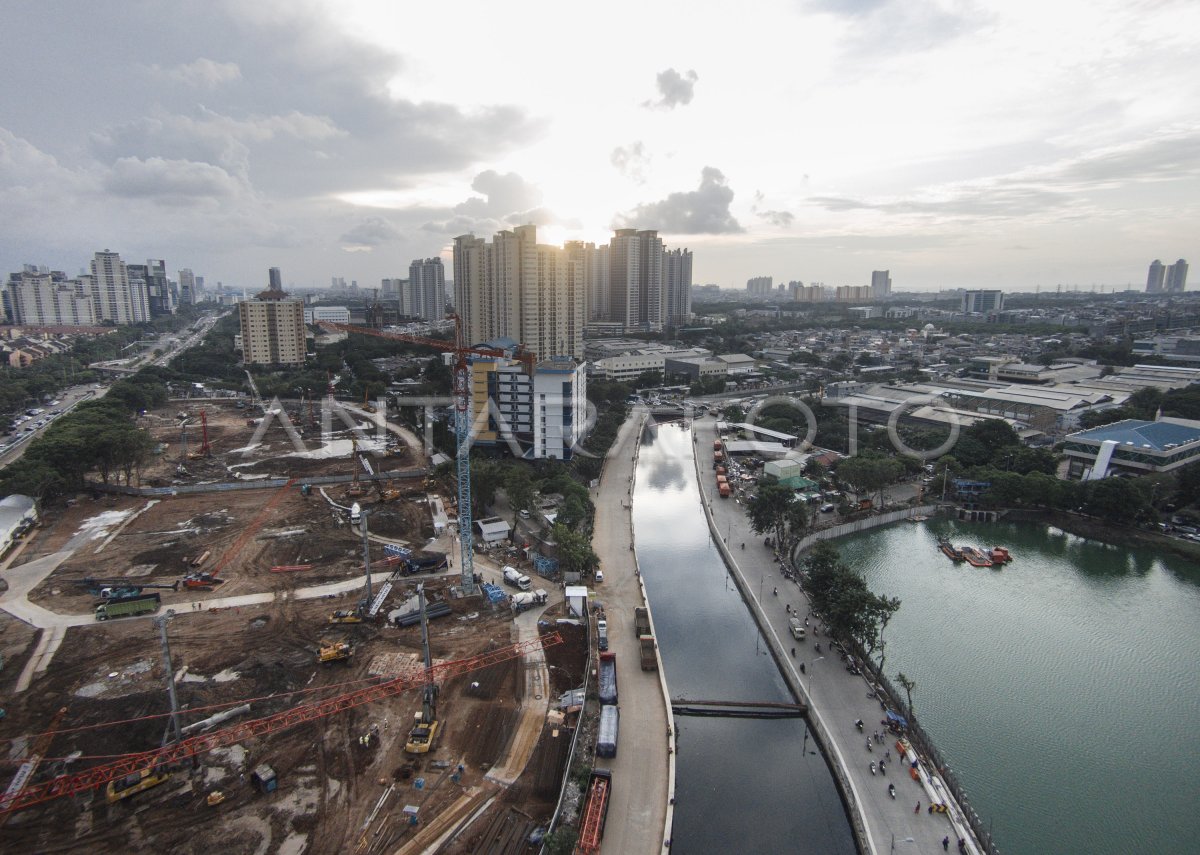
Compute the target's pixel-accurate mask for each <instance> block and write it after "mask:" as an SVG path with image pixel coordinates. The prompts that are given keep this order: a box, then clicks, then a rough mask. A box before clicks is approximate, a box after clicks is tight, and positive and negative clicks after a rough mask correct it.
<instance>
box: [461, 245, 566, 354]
mask: <svg viewBox="0 0 1200 855" xmlns="http://www.w3.org/2000/svg"><path fill="white" fill-rule="evenodd" d="M583 282H584V277H583V269H582V266H581V265H578V264H572V263H571V262H570V260H569V258H568V253H567V251H566V250H564V249H561V248H559V247H554V246H546V245H542V244H538V243H537V229H536V227H535V226H532V225H526V226H518V227H517V228H515V229H513V230H512V231H507V230H506V231H502V232H498V233H497V234H496V235H494V236H493V238H492V242H491V243H490V244H489V243H488V242H486V241H484V240H483V239H482V238H477V237H475V236H474V235H462V236H460V237H457V238H455V239H454V305H455V308H456V310H457V311H458V313H459V316H460V317H461V318H462V322H463V334H464V335H465V336H466V338H467V340H468V343H471V344H476V343H479V342H484V341H491V340H494V339H498V338H509V339H512V340H513V341H516V342H520V343H521V344H524V345H525V346H526V347H527V348H528V349H529V350H531V351H533V352H534V353H536V354H537V355H538V356H539V357H542V358H548V357H555V356H570V357H573V358H575V359H582V358H583V323H584V294H583V290H584V289H583Z"/></svg>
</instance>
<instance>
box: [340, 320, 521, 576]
mask: <svg viewBox="0 0 1200 855" xmlns="http://www.w3.org/2000/svg"><path fill="white" fill-rule="evenodd" d="M450 317H452V318H453V319H454V341H452V342H450V341H444V340H443V339H438V338H427V337H425V336H419V335H405V334H403V333H393V332H384V331H382V330H376V329H371V328H369V327H356V326H351V325H350V324H337V323H329V322H326V323H323V324H322V326H325V327H328V328H330V329H335V330H341V331H342V332H346V333H360V334H361V335H371V336H375V337H376V338H385V339H390V340H392V341H402V342H406V343H408V344H420V345H424V346H425V347H431V348H433V349H434V350H440V351H443V352H445V353H453V354H454V435H455V442H456V445H457V453H456V473H457V476H458V544H459V551H460V553H461V555H462V559H461V562H460V563H461V565H462V578H461V582H460V585H461V587H462V589H463V590H464V591H474V590H475V564H474V533H473V532H472V531H471V529H472V527H473V525H474V522H473V521H472V518H471V458H470V452H471V443H470V434H471V368H470V364H469V363H468V361H467V358H468V357H469V356H495V357H507V356H513V357H514V358H516V359H517V360H519V361H520V362H521V363H522V364H523V365H524V366H525V369H526V371H528V372H529V373H532V367H533V363H534V361H535V360H536V359H537V357H536V355H535V354H533V353H531V352H530V351H528V350H525V348H524V346H522V345H518V347H517V349H516V351H515V352H511V351H507V350H501V349H499V348H494V347H483V346H481V345H475V346H468V345H467V344H466V342H465V340H464V338H463V329H462V321H461V319H460V318H459V317H458V315H451V316H450Z"/></svg>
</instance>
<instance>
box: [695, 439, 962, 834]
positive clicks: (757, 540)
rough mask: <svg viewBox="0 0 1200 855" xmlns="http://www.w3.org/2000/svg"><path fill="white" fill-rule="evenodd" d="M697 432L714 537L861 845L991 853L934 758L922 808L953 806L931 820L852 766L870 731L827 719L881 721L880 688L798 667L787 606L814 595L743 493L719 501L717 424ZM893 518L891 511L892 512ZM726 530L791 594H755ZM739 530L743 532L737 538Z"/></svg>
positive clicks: (922, 778) (923, 778)
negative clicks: (760, 530)
mask: <svg viewBox="0 0 1200 855" xmlns="http://www.w3.org/2000/svg"><path fill="white" fill-rule="evenodd" d="M691 433H692V435H693V438H694V440H695V443H694V446H693V448H694V453H693V463H694V465H695V470H696V476H697V486H698V487H699V492H700V501H701V505H702V507H703V509H704V513H705V518H706V520H707V522H708V526H709V533H710V535H711V537H712V540H713V543H714V544H715V545H716V546H717V549H718V551H719V552H720V553H721V556H722V559H723V560H724V562H725V564H726V567H727V568H728V569H729V572H730V575H731V576H732V577H733V579H734V581H735V583H736V584H737V587H738V590H739V592H740V594H741V596H742V599H743V600H744V601H745V603H746V605H747V606H748V607H749V609H750V611H751V614H752V615H753V616H754V620H755V622H756V623H757V624H758V626H759V628H760V631H761V632H762V634H763V637H764V639H765V640H766V641H767V645H768V648H769V649H770V650H771V651H772V657H773V658H774V659H775V661H776V664H777V665H778V666H779V671H780V674H781V676H782V677H783V678H784V681H785V682H786V683H787V685H788V687H789V689H791V690H792V692H793V693H794V694H795V695H796V696H797V698H798V699H799V700H801V701H803V702H804V703H806V704H807V705H808V710H809V713H808V715H809V722H810V724H811V725H812V728H813V731H814V733H815V734H816V735H817V738H818V741H819V742H820V743H821V747H822V749H824V750H825V752H826V754H825V756H826V760H827V762H828V763H829V765H830V768H831V770H832V771H833V774H834V779H835V780H836V781H837V784H838V790H839V792H840V793H841V794H842V798H843V804H844V807H845V809H846V811H847V815H848V817H849V819H850V824H851V827H852V829H853V830H854V834H855V839H856V842H858V844H859V848H860V851H862V852H864V853H871V855H875V853H884V852H888V851H890V848H891V842H892V841H894V840H896V839H900V835H903V837H904V838H910V839H911V840H913V841H914V842H918V844H919V845H920V846H922V847H923V848H927V849H928V851H931V852H932V851H934V849H935V848H937V847H940V845H941V840H942V837H943V836H944V835H945V836H948V837H951V839H959V838H962V839H964V840H965V851H967V852H970V853H972V855H978V853H983V852H985V851H986V849H985V848H984V846H983V845H981V843H980V842H979V840H978V839H977V837H976V835H975V834H974V831H973V830H972V827H971V825H970V823H969V822H968V821H967V819H966V816H967V811H968V810H969V807H967V808H966V809H964V806H963V805H961V804H959V803H958V802H957V801H956V800H955V799H954V797H953V796H952V795H951V793H950V792H949V790H948V788H947V786H946V784H945V782H944V781H942V780H941V778H940V776H938V775H937V774H936V773H931V770H932V768H933V767H932V765H931V764H929V763H928V762H927V761H926V758H920V760H921V769H922V773H921V774H920V775H919V778H914V781H916V782H917V783H918V784H919V785H920V790H919V791H918V794H919V796H920V797H921V800H920V801H919V802H918V808H920V807H921V806H923V805H932V804H944V805H946V806H947V812H946V813H944V814H940V817H941V818H939V815H931V816H930V817H929V819H928V820H926V819H922V816H923V815H922V813H921V811H920V810H919V809H918V810H917V811H915V812H914V811H911V810H909V809H907V808H906V807H904V806H903V805H901V804H900V802H898V801H897V800H896V799H895V798H891V799H888V798H886V797H880V795H879V794H878V793H876V792H875V790H876V789H877V785H878V781H877V780H876V787H874V788H872V787H871V783H872V781H873V780H874V776H873V775H871V776H865V777H864V772H863V770H862V769H861V768H859V766H861V765H862V763H859V764H857V765H851V763H849V762H848V761H847V756H848V754H849V752H851V751H852V750H855V745H856V744H857V743H856V742H855V740H859V739H861V738H862V737H861V735H860V734H858V733H854V734H853V735H851V734H848V733H845V732H843V730H842V729H839V730H834V729H833V728H832V727H830V725H829V724H828V723H827V721H826V719H827V717H829V719H830V720H841V719H843V718H844V720H846V721H853V720H854V719H855V718H859V719H862V720H864V721H871V720H873V716H877V715H878V714H879V712H878V704H879V702H878V701H876V700H873V698H874V694H871V695H870V698H872V700H871V701H870V702H869V703H866V702H864V699H863V698H864V693H863V688H864V687H868V688H874V687H873V686H869V685H868V684H867V683H866V682H865V680H864V678H863V677H861V676H855V677H852V678H851V679H849V680H847V679H846V677H845V675H839V674H838V672H837V671H836V670H833V669H829V666H828V665H822V666H821V668H820V669H818V668H816V666H817V665H818V664H819V663H820V662H822V661H829V659H828V658H827V657H825V656H818V657H817V658H816V659H813V660H812V661H811V665H812V667H811V668H810V669H809V670H810V671H811V673H806V674H805V676H804V678H803V679H802V678H801V676H800V674H799V673H797V670H796V664H795V662H796V660H795V659H794V658H789V657H788V656H787V655H786V654H785V648H784V643H783V641H782V640H781V638H782V635H786V633H787V630H786V627H787V617H786V614H785V612H784V607H783V606H784V602H785V601H787V600H791V601H795V600H797V599H799V600H800V601H801V603H802V605H801V608H802V609H805V610H807V609H809V608H810V606H809V604H808V600H807V597H806V596H805V595H804V594H803V592H802V591H800V589H799V586H798V585H795V583H791V584H790V585H789V583H788V582H787V580H785V579H783V577H782V576H781V575H779V576H777V575H775V574H776V572H777V564H776V561H775V558H774V555H773V553H771V552H770V551H769V550H767V549H766V548H765V547H764V546H763V545H762V540H761V536H760V535H756V534H754V533H753V532H751V531H750V529H749V525H748V522H747V520H746V519H745V513H744V511H743V509H742V506H741V503H740V500H738V499H735V500H734V501H733V502H727V503H717V504H715V505H714V501H713V494H712V492H711V491H710V490H707V489H705V474H706V473H705V471H704V470H703V469H702V467H701V461H700V453H699V449H700V448H701V445H703V444H704V443H707V442H711V440H712V439H713V438H715V436H716V435H715V430H714V426H713V424H712V423H711V422H707V423H705V422H702V421H697V422H694V423H693V425H692V430H691ZM735 508H736V510H735ZM903 513H904V514H909V515H911V514H915V513H917V509H915V508H914V509H910V510H907V511H905V512H903ZM718 515H720V516H721V517H722V519H721V520H720V521H718V519H717V516H718ZM888 516H889V517H890V516H891V515H888ZM892 521H893V520H890V519H888V520H885V521H884V522H881V523H877V524H876V525H880V524H887V523H888V522H892ZM868 527H874V526H868ZM722 528H724V529H725V530H726V532H727V533H728V534H729V540H731V541H733V542H737V541H738V540H741V539H743V538H745V546H744V547H743V548H745V547H750V548H749V549H746V550H745V552H744V553H743V555H744V557H743V558H742V560H743V561H754V562H756V563H755V566H756V567H760V568H768V569H769V571H770V572H764V573H762V578H763V579H764V580H765V579H770V580H771V581H772V583H774V582H775V581H776V580H778V581H779V584H781V585H783V586H784V587H785V591H786V596H785V597H784V598H782V599H781V598H778V597H772V598H769V599H768V600H767V603H764V602H763V601H761V600H760V599H759V598H758V597H757V596H756V595H755V593H754V591H753V590H752V586H751V585H750V584H749V583H748V582H747V580H746V577H745V573H744V572H743V571H742V568H741V567H740V566H739V564H738V560H737V559H735V557H734V555H733V553H732V552H731V550H730V549H729V547H728V544H727V543H726V542H725V539H724V538H723V537H722V535H721V529H722ZM846 533H847V534H848V533H851V532H846ZM735 534H736V537H734V535H735ZM817 534H820V533H817ZM817 539H825V538H824V537H814V538H813V541H812V542H815V541H816V540H817ZM760 584H761V580H760ZM772 587H773V589H775V590H777V587H778V586H775V585H774V584H772ZM799 611H800V609H797V610H796V613H798V612H799ZM775 613H778V614H775ZM779 627H783V630H782V631H781V630H780V628H779ZM817 643H820V642H819V640H818V639H817V638H816V637H814V639H813V642H812V644H811V645H809V644H806V643H805V642H801V643H800V645H801V648H800V649H801V650H802V651H804V652H803V655H802V658H804V659H808V658H809V657H810V656H811V651H812V650H815V646H816V644H817ZM789 646H790V638H789ZM795 649H796V648H794V647H793V648H792V650H793V654H792V656H793V657H794V656H795V652H794V651H795ZM834 661H836V660H834ZM819 673H821V674H823V676H821V677H820V679H819V680H818V679H817V678H818V674H819ZM814 681H816V682H814ZM818 685H819V686H820V692H819V699H818V700H817V701H816V702H814V694H815V693H816V689H817V686H818ZM872 708H874V709H872ZM859 750H861V745H859ZM902 786H907V783H905V784H902ZM905 798H906V799H908V798H909V797H908V796H906V797H905ZM908 803H910V802H909V801H905V802H904V804H908ZM914 817H916V821H914Z"/></svg>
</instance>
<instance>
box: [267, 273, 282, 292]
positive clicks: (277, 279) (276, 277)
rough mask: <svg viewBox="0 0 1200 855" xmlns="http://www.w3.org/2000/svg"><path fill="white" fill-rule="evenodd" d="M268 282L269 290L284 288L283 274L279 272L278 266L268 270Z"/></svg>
mask: <svg viewBox="0 0 1200 855" xmlns="http://www.w3.org/2000/svg"><path fill="white" fill-rule="evenodd" d="M267 283H268V284H267V290H268V291H282V290H283V274H281V273H280V272H279V268H278V267H272V268H271V269H270V270H268V271H267Z"/></svg>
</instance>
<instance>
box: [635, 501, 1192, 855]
mask: <svg viewBox="0 0 1200 855" xmlns="http://www.w3.org/2000/svg"><path fill="white" fill-rule="evenodd" d="M938 534H948V535H950V536H951V539H952V540H953V541H954V542H955V543H959V544H962V543H973V544H975V545H977V546H982V547H990V546H993V545H1001V546H1007V547H1008V548H1009V549H1010V550H1011V551H1012V553H1013V555H1014V560H1013V562H1012V563H1011V564H1009V565H1007V566H1005V567H1004V568H1003V569H1000V570H990V569H975V568H972V567H970V566H968V565H965V564H961V565H955V564H953V563H951V562H950V560H949V559H947V558H946V557H945V556H943V555H942V554H941V552H939V551H938V549H937V546H936V535H938ZM836 545H837V546H838V548H839V550H840V552H841V555H842V558H843V560H845V561H846V562H847V563H849V564H850V566H852V567H854V568H855V569H857V570H858V571H859V572H861V573H862V574H863V576H864V577H865V578H866V580H867V582H868V584H869V586H870V587H871V589H872V590H873V591H875V592H877V593H885V594H887V595H889V596H896V597H900V598H901V600H902V601H903V605H902V606H901V608H900V611H899V612H898V613H897V614H896V616H895V617H894V618H893V620H892V622H891V624H890V625H889V626H888V628H887V631H886V641H887V663H886V671H887V673H888V674H889V675H894V674H895V673H896V672H897V671H904V672H905V673H906V675H907V676H908V677H910V678H912V679H914V680H915V681H916V683H917V688H916V689H915V690H914V692H913V704H914V706H915V708H916V713H917V717H918V718H919V719H920V721H921V724H922V725H923V726H924V728H925V729H926V731H927V732H928V733H929V734H930V736H931V737H932V738H933V740H934V742H935V744H936V745H937V746H938V749H939V750H940V751H941V753H942V754H943V756H944V757H945V759H946V761H947V763H948V764H949V765H950V767H951V768H952V769H953V770H954V772H955V774H956V775H957V776H958V778H959V780H960V782H961V783H962V785H963V786H964V788H965V789H966V791H967V794H968V797H969V799H970V801H971V805H972V807H974V809H975V810H976V812H977V813H978V814H979V816H980V817H981V818H982V819H983V821H984V822H985V823H987V822H989V821H991V822H993V823H994V839H995V841H996V844H997V846H998V847H999V848H1000V850H1001V851H1002V852H1003V853H1004V855H1039V854H1040V853H1048V852H1052V853H1063V855H1074V853H1079V855H1128V853H1174V852H1198V851H1200V844H1198V843H1197V842H1196V832H1195V828H1194V823H1195V818H1194V814H1195V810H1196V795H1197V793H1198V792H1200V787H1198V786H1197V784H1196V779H1197V776H1198V775H1200V770H1198V769H1197V761H1200V750H1198V749H1200V746H1198V742H1200V739H1198V738H1197V728H1198V727H1200V677H1198V675H1200V669H1198V668H1197V663H1198V662H1200V567H1197V566H1196V564H1194V563H1192V562H1189V561H1186V560H1184V559H1181V558H1176V557H1173V556H1166V555H1156V554H1155V553H1153V552H1152V551H1149V550H1146V549H1128V548H1125V547H1115V546H1108V545H1105V544H1102V543H1098V542H1096V541H1091V540H1085V539H1083V538H1079V537H1076V536H1074V535H1070V534H1067V533H1065V532H1062V531H1059V530H1057V529H1054V528H1051V527H1048V526H1046V525H1040V524H1034V523H994V524H982V523H957V522H951V521H936V522H930V523H927V524H922V525H915V524H912V523H898V524H896V525H893V526H889V527H886V528H880V529H875V530H873V531H870V532H865V533H863V534H859V535H855V536H853V537H849V538H843V539H841V540H838V541H836ZM658 602H659V600H658V599H657V598H655V599H654V600H653V603H654V606H655V612H656V613H657V610H658Z"/></svg>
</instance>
